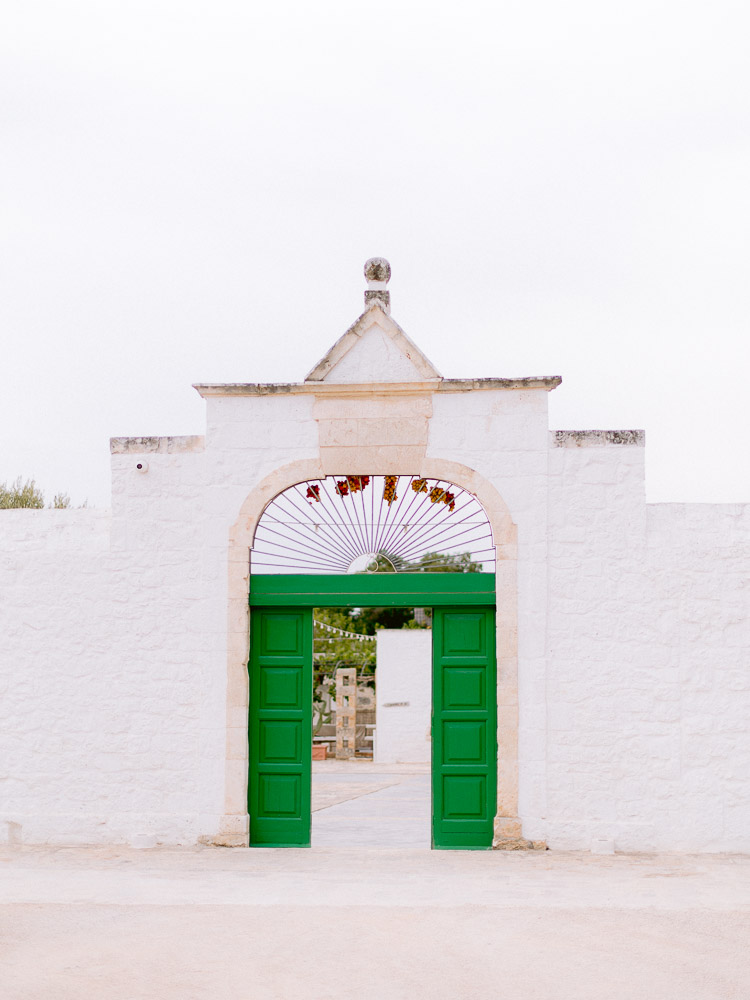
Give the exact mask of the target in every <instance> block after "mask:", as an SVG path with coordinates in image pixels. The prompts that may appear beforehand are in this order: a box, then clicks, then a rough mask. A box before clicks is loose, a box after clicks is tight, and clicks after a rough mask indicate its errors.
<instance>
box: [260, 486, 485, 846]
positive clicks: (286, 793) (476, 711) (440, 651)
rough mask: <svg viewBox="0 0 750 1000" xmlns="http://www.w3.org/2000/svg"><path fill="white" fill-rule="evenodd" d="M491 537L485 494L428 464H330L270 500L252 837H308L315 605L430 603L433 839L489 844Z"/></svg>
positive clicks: (264, 542)
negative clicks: (434, 472)
mask: <svg viewBox="0 0 750 1000" xmlns="http://www.w3.org/2000/svg"><path fill="white" fill-rule="evenodd" d="M492 542H493V540H492V529H491V527H490V524H489V521H488V519H487V516H486V514H485V513H484V511H483V510H482V507H481V504H480V503H479V502H478V500H477V499H476V497H474V496H472V494H471V493H469V492H467V491H466V490H464V489H462V488H461V487H460V486H458V485H456V484H454V483H450V482H446V481H444V480H434V479H428V478H427V477H424V476H414V475H412V476H398V475H385V476H375V475H372V476H370V475H339V476H326V477H322V478H320V479H317V480H313V481H306V482H302V483H297V484H295V485H294V486H291V487H289V488H288V489H286V490H284V491H283V492H282V493H280V494H279V495H278V496H276V497H275V498H274V499H273V500H272V501H271V503H270V504H269V505H268V506H267V507H266V509H265V510H264V512H263V514H262V516H261V518H260V520H259V522H258V525H257V528H256V531H255V538H254V543H253V548H252V550H251V557H250V568H251V574H252V575H251V582H250V606H251V625H250V660H249V671H250V699H249V780H248V812H249V816H250V843H251V844H252V845H263V846H276V847H278V846H288V845H295V846H307V845H309V843H310V785H311V750H310V747H311V743H312V696H313V608H314V607H349V608H353V607H369V606H374V607H383V606H386V607H398V606H400V607H413V606H419V607H422V608H425V607H427V608H430V609H431V614H432V626H433V627H432V636H433V643H432V646H433V651H432V661H433V664H432V665H433V670H432V675H433V683H432V706H433V710H432V777H433V780H432V844H433V846H434V847H441V848H448V847H452V848H456V847H459V848H487V847H490V846H491V845H492V838H493V832H494V831H493V824H494V817H495V809H496V797H497V790H496V785H497V767H496V761H497V742H496V725H497V722H496V717H497V699H496V694H495V687H496V679H495V575H494V546H493V544H492ZM486 565H487V569H488V570H489V571H484V570H485V566H486ZM403 669H404V670H408V669H410V665H409V663H408V662H407V663H404V664H403Z"/></svg>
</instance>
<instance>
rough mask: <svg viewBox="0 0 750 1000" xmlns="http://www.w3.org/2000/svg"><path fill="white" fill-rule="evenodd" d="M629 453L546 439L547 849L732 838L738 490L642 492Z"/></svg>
mask: <svg viewBox="0 0 750 1000" xmlns="http://www.w3.org/2000/svg"><path fill="white" fill-rule="evenodd" d="M643 454H644V452H643V448H641V447H632V446H617V445H609V444H608V443H607V442H602V443H601V446H600V447H596V448H589V447H584V448H580V449H579V448H575V447H573V448H570V447H566V446H563V447H558V448H552V449H551V450H550V502H549V621H548V676H547V726H548V735H547V746H546V750H547V759H548V765H547V768H548V769H547V803H548V805H547V814H546V822H544V823H541V824H540V827H541V829H543V830H544V835H545V836H546V838H547V840H548V843H549V844H550V846H551V847H558V848H587V847H589V846H590V845H591V842H592V840H593V839H595V838H603V839H607V840H610V839H611V840H614V842H615V847H616V849H618V850H691V851H747V850H750V741H749V740H748V721H747V720H748V718H750V663H749V662H748V649H750V600H749V596H748V595H749V593H750V591H749V590H748V578H749V576H750V574H749V572H748V571H749V570H750V505H744V506H742V505H736V506H735V505H711V504H705V505H703V504H690V505H681V504H658V505H654V506H652V505H646V504H645V503H644V501H643V494H642V491H643ZM535 824H536V819H532V822H531V825H532V826H533V825H535Z"/></svg>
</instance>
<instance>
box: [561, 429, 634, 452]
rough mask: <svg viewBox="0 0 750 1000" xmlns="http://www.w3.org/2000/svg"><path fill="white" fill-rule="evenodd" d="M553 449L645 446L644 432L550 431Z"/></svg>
mask: <svg viewBox="0 0 750 1000" xmlns="http://www.w3.org/2000/svg"><path fill="white" fill-rule="evenodd" d="M550 440H551V441H552V443H553V445H554V447H555V448H603V447H606V446H607V445H612V444H617V445H623V444H624V445H633V446H635V447H637V448H644V447H645V446H646V432H645V431H643V430H629V431H550Z"/></svg>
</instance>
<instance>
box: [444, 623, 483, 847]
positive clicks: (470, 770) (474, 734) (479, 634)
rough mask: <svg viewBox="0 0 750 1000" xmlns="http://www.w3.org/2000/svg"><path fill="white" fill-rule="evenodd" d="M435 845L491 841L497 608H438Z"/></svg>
mask: <svg viewBox="0 0 750 1000" xmlns="http://www.w3.org/2000/svg"><path fill="white" fill-rule="evenodd" d="M432 630H433V631H432V668H433V673H432V699H433V700H432V846H433V847H436V848H469V849H472V848H473V849H481V848H489V847H491V846H492V834H493V821H494V818H495V810H496V803H497V721H496V720H497V708H496V704H497V696H496V691H495V669H496V668H495V612H494V609H490V608H486V607H475V608H470V607H465V608H464V607H462V608H435V609H434V611H433V624H432Z"/></svg>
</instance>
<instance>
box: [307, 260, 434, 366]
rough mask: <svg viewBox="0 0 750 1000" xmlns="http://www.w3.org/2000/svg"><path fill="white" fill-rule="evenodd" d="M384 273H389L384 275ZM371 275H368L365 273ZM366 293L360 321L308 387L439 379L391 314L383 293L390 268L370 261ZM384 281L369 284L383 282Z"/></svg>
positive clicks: (327, 356) (324, 359) (331, 352)
mask: <svg viewBox="0 0 750 1000" xmlns="http://www.w3.org/2000/svg"><path fill="white" fill-rule="evenodd" d="M386 268H387V270H385V269H386ZM368 269H369V270H368ZM365 274H366V275H367V277H368V280H369V284H370V291H369V292H368V293H366V295H365V301H366V308H365V311H364V312H363V313H362V315H361V316H360V317H359V318H358V319H357V320H356V321H355V322H354V323H353V324H352V325H351V326H350V327H349V329H348V330H347V331H346V333H345V334H344V335H343V336H342V337H339V339H338V340H337V341H336V343H335V344H334V345H333V347H331V349H330V350H329V351H328V353H327V354H325V355H324V357H322V358H321V360H320V361H319V362H318V363H317V364H316V365H315V367H314V368H313V369H312V371H311V372H309V374H308V375H307V376H306V378H305V381H306V382H333V383H363V382H425V381H440V379H441V378H442V376H441V375H440V372H439V371H438V370H437V369H436V368H435V366H434V365H433V364H432V362H431V361H430V360H429V359H428V358H427V357H426V356H425V355H424V354H423V353H422V351H421V350H420V349H419V348H418V347H417V345H416V344H415V343H414V341H413V340H410V338H409V337H407V335H406V334H405V333H404V331H403V330H402V329H401V327H400V326H399V325H398V323H396V321H395V320H393V319H391V316H390V314H389V293H388V292H387V291H385V290H384V289H385V285H386V284H387V279H388V277H390V267H389V266H388V264H387V261H383V260H382V259H381V258H373V260H371V261H368V262H367V264H366V265H365ZM386 274H387V277H385V278H384V280H373V278H372V276H373V275H374V276H375V279H377V278H382V277H383V276H384V275H386Z"/></svg>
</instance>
